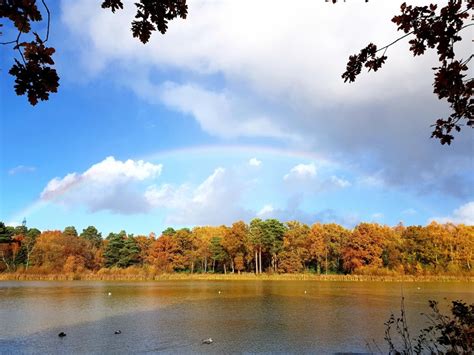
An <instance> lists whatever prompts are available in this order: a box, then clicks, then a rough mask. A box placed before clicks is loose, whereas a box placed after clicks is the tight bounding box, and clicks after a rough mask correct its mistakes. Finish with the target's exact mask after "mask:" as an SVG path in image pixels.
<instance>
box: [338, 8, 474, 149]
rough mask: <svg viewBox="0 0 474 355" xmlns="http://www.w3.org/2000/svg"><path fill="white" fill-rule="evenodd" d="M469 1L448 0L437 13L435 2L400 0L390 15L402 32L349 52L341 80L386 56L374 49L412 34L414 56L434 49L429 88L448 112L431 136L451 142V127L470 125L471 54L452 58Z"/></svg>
mask: <svg viewBox="0 0 474 355" xmlns="http://www.w3.org/2000/svg"><path fill="white" fill-rule="evenodd" d="M473 4H474V1H473V0H464V1H463V0H450V1H449V3H448V4H447V5H446V6H444V7H443V8H441V9H440V11H439V13H437V12H436V10H437V9H438V6H437V5H436V4H431V5H429V6H410V5H407V4H406V3H403V4H402V5H401V7H400V10H401V14H400V15H397V16H394V17H393V19H392V22H394V23H395V24H396V25H397V29H398V30H399V31H403V32H404V33H405V35H404V36H402V37H400V38H398V39H397V40H395V41H394V42H392V43H390V44H389V45H387V46H385V47H382V48H380V49H377V46H375V45H374V44H372V43H371V44H369V45H368V46H367V47H366V48H364V49H362V50H361V51H360V53H359V54H356V55H352V56H350V57H349V61H348V63H347V68H346V71H345V72H344V73H343V74H342V78H343V79H344V82H347V81H349V82H353V81H355V79H356V77H357V76H358V75H359V74H360V73H361V71H362V67H363V66H365V67H366V68H367V69H368V71H370V70H371V69H373V70H374V71H376V70H377V69H379V68H380V67H381V66H382V65H383V64H384V63H385V60H386V59H387V57H386V56H385V55H382V56H381V57H377V56H376V53H377V52H379V51H382V50H383V51H384V54H385V52H386V51H387V49H388V48H389V47H390V46H392V45H393V44H395V43H396V42H398V41H399V40H401V39H403V38H405V37H407V36H410V35H412V36H414V38H413V39H411V40H410V41H409V44H410V51H411V52H412V53H413V55H414V56H418V55H423V54H424V53H425V52H426V50H427V49H428V48H429V49H436V51H437V54H438V59H439V62H440V66H439V67H436V68H433V70H434V71H435V74H434V83H433V87H434V90H433V92H434V93H435V94H436V95H437V96H438V98H439V99H440V100H441V99H445V100H446V101H447V102H448V103H449V105H450V107H451V110H452V113H451V115H450V116H449V117H448V118H446V119H444V118H440V119H438V120H437V121H436V122H435V124H434V125H433V126H434V130H433V132H432V134H431V137H432V138H437V139H439V140H440V142H441V144H451V141H452V140H453V139H454V136H453V135H452V134H451V132H452V131H453V129H454V130H455V131H457V132H459V131H461V126H463V122H464V124H466V125H467V126H471V127H473V126H474V119H473V111H474V108H473V103H474V102H473V99H472V91H473V79H472V78H466V76H467V72H468V69H469V68H468V66H467V64H468V63H469V61H470V60H471V59H472V56H470V57H469V58H468V59H467V60H465V61H464V62H463V61H462V60H458V59H456V58H455V56H456V54H455V49H454V46H455V43H456V42H459V41H461V40H462V37H461V36H460V32H461V30H463V29H464V28H465V27H467V26H469V25H466V24H465V22H466V20H467V19H468V18H469V11H470V10H472V8H473V6H474V5H473Z"/></svg>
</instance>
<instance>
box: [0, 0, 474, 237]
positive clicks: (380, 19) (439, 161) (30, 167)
mask: <svg viewBox="0 0 474 355" xmlns="http://www.w3.org/2000/svg"><path fill="white" fill-rule="evenodd" d="M49 3H50V8H51V13H52V22H51V34H50V40H49V42H48V43H49V45H52V46H54V47H55V48H56V53H55V54H54V57H53V58H54V60H55V61H56V68H57V70H58V73H59V75H60V87H59V92H58V93H57V94H52V95H51V97H50V99H49V101H45V102H40V103H39V104H38V105H37V106H35V107H32V106H30V105H29V104H28V102H27V100H26V99H25V97H18V96H16V95H15V93H14V92H13V79H12V77H11V76H9V75H8V74H7V69H8V68H9V67H10V66H11V64H12V53H13V52H12V51H8V50H3V48H2V52H1V53H0V60H1V61H0V68H1V69H2V72H1V74H0V75H2V80H1V82H0V90H1V95H0V115H1V126H0V142H1V143H0V144H1V156H0V158H1V159H0V194H1V195H0V198H1V200H0V202H1V205H0V220H1V221H4V222H5V223H6V224H9V225H17V224H19V223H21V222H22V220H23V219H24V218H25V219H26V221H27V225H28V226H29V227H37V228H39V229H41V230H47V229H60V230H62V229H64V228H65V227H66V226H70V225H74V226H76V228H77V229H78V231H79V232H80V231H81V230H82V229H84V228H86V227H87V226H89V225H94V226H96V227H97V228H98V229H99V230H100V231H101V232H102V233H103V234H105V235H106V234H107V233H109V232H118V231H120V230H126V231H127V232H129V233H135V234H148V233H150V232H155V233H157V234H159V233H160V232H161V231H162V230H164V229H165V228H166V227H168V226H172V227H175V228H181V227H193V226H196V225H221V224H226V225H230V224H231V223H233V222H235V221H237V220H244V221H247V222H248V221H250V220H251V219H252V218H256V217H258V218H263V219H265V218H278V219H280V220H281V221H289V220H299V221H301V222H304V223H308V224H312V223H315V222H322V223H330V222H335V223H339V224H342V225H344V226H346V227H348V228H352V227H354V226H355V225H356V224H357V223H360V222H362V221H366V222H377V223H381V224H387V225H396V224H397V223H399V222H402V223H404V224H405V225H425V224H427V223H430V222H431V221H433V220H436V221H439V222H441V223H445V222H453V223H465V224H470V225H472V224H474V162H473V157H474V154H473V153H474V135H473V130H472V129H468V128H464V129H463V130H462V132H461V133H460V134H457V135H456V138H455V140H454V142H453V144H452V145H451V146H442V145H441V144H440V143H439V142H438V141H437V140H434V139H430V134H431V130H432V128H431V127H430V125H431V124H433V123H434V122H435V120H436V119H437V118H439V117H446V116H447V115H448V114H449V107H448V105H447V104H446V103H445V102H442V101H439V100H438V99H437V98H436V97H435V96H434V95H433V93H432V82H433V71H432V69H431V68H432V67H434V66H436V64H437V62H436V56H435V55H434V54H433V53H431V54H427V55H425V56H423V57H417V58H413V56H412V55H411V54H410V53H409V51H408V46H409V45H408V43H407V41H401V42H399V43H398V44H397V45H396V46H393V47H391V48H390V49H389V50H388V51H387V55H388V61H387V64H386V65H385V66H384V68H382V69H381V70H380V71H379V72H377V73H375V74H374V73H363V74H362V75H361V76H360V77H359V78H358V80H357V81H356V82H355V83H352V84H347V83H344V82H343V80H342V79H341V74H342V72H343V71H344V70H345V65H346V63H347V59H348V57H349V55H351V54H354V53H356V52H358V51H359V50H360V49H361V48H363V47H365V46H366V45H367V44H368V43H370V42H374V43H377V44H379V45H384V44H387V43H390V42H391V41H392V40H393V39H395V38H397V37H398V36H399V35H400V33H397V31H396V26H395V25H394V24H393V23H391V22H390V19H391V18H392V17H393V16H394V15H395V14H397V13H398V12H399V5H400V1H376V0H374V1H370V2H369V3H365V2H364V1H356V0H354V1H347V2H345V3H344V2H338V3H337V4H335V5H334V4H331V3H330V2H328V3H326V2H325V1H322V0H321V1H315V0H302V1H297V2H292V3H291V6H289V2H288V1H280V0H268V1H266V0H262V1H250V0H239V1H233V0H219V1H216V0H214V1H212V0H191V1H189V14H188V18H187V19H186V20H182V19H177V20H173V21H172V22H171V23H170V24H169V29H168V32H167V33H166V34H165V35H161V34H160V33H154V34H153V35H152V38H151V40H150V42H149V43H148V44H146V45H143V44H142V43H140V42H139V41H138V40H137V39H134V38H133V37H132V35H131V32H130V22H131V20H132V19H133V11H134V5H133V3H131V2H126V3H125V8H124V10H123V11H119V12H117V13H115V14H112V13H111V12H110V11H106V10H103V9H101V8H100V5H99V4H98V1H96V0H75V1H72V0H63V1H58V2H55V1H51V2H49ZM410 3H412V4H424V3H425V2H424V1H411V2H410ZM437 3H440V4H442V3H443V2H442V1H438V2H437ZM37 30H38V31H43V32H44V30H45V29H44V26H43V27H41V26H40V27H39V28H38V29H37ZM8 33H9V32H8V28H7V30H6V32H5V35H7V34H8ZM466 38H472V32H471V33H470V34H469V33H467V34H466ZM456 50H457V53H459V56H460V57H467V55H468V54H469V53H470V52H471V51H472V47H471V44H470V43H469V41H464V42H463V43H461V44H460V45H458V47H456Z"/></svg>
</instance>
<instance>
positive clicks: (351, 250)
mask: <svg viewBox="0 0 474 355" xmlns="http://www.w3.org/2000/svg"><path fill="white" fill-rule="evenodd" d="M388 233H390V228H389V227H386V226H380V225H378V224H376V223H360V224H359V225H357V226H356V227H355V229H354V231H353V232H352V233H351V234H350V235H349V238H348V240H347V243H346V244H345V247H344V249H343V251H342V255H343V260H344V269H345V270H346V271H347V272H354V271H357V270H361V269H363V268H366V267H371V268H375V269H376V268H380V267H382V266H383V260H382V252H383V250H384V245H385V242H386V236H387V234H388Z"/></svg>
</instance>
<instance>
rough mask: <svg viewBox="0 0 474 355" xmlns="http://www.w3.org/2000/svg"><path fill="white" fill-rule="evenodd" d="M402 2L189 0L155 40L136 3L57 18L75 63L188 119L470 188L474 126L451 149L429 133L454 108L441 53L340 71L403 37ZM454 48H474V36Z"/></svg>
mask: <svg viewBox="0 0 474 355" xmlns="http://www.w3.org/2000/svg"><path fill="white" fill-rule="evenodd" d="M411 3H413V4H425V1H424V0H413V1H412V2H411ZM440 3H446V1H441V2H440ZM399 6H400V3H399V2H397V1H371V2H369V3H368V4H361V2H358V1H352V2H346V3H341V4H338V5H333V4H331V3H327V2H323V1H314V0H307V1H297V2H294V3H292V4H291V6H288V1H287V0H268V1H258V2H253V1H251V0H241V1H234V0H227V1H226V0H222V1H200V0H193V1H189V16H188V18H187V19H186V20H179V19H178V20H173V21H171V22H170V26H169V30H168V32H167V33H166V34H165V35H164V36H163V35H160V34H159V33H155V34H154V35H153V37H152V39H151V41H150V43H148V44H147V45H142V44H141V43H140V42H139V41H138V40H137V39H136V38H132V35H131V32H130V21H131V20H132V19H133V15H134V14H133V11H134V9H135V7H134V5H133V3H132V2H127V3H126V4H125V9H124V11H118V12H117V13H116V14H111V13H110V11H105V10H102V9H100V7H99V6H98V5H97V3H96V2H94V1H90V0H77V1H74V2H71V1H64V0H63V1H62V7H61V9H62V14H61V17H62V21H63V24H64V25H65V26H66V27H67V29H68V30H69V33H70V34H71V35H72V36H71V38H68V39H67V41H68V42H69V43H74V52H73V53H74V56H75V58H76V57H78V58H82V63H83V66H84V68H82V69H83V70H78V69H79V68H77V67H74V68H72V70H71V72H74V73H79V74H76V75H78V76H80V77H82V76H84V75H85V74H84V72H86V74H89V75H92V76H94V75H99V74H101V73H102V72H105V69H106V68H110V67H113V68H114V70H115V71H114V79H113V80H116V81H117V82H118V84H119V85H122V86H126V87H128V88H130V89H131V90H133V91H134V92H135V93H136V94H137V95H138V96H140V97H141V98H144V99H145V100H148V101H150V102H153V103H157V104H164V105H166V106H167V107H169V108H171V109H173V110H176V111H178V112H181V113H183V114H185V115H187V116H189V117H192V118H193V119H195V120H196V122H198V124H199V125H200V127H201V128H202V130H203V131H205V132H207V133H208V134H210V135H213V136H217V137H222V138H225V139H236V138H239V137H252V138H255V137H265V138H268V137H270V138H273V139H277V140H280V141H282V142H284V143H286V144H289V145H295V146H297V148H299V149H301V146H302V145H303V144H305V145H306V146H305V148H306V147H309V148H310V149H313V150H314V151H316V150H317V151H318V152H321V153H323V154H334V155H335V156H337V157H338V158H339V159H340V160H342V161H344V162H348V163H354V162H356V163H358V164H360V166H359V167H358V168H359V169H360V170H361V171H363V173H364V174H369V175H370V174H372V173H374V172H377V171H381V173H380V175H381V176H380V178H381V181H383V182H385V183H386V184H394V185H399V186H400V185H401V186H404V187H405V186H409V187H412V188H414V189H418V190H423V189H424V190H426V191H437V190H440V191H443V192H446V193H449V194H451V195H456V196H458V197H459V196H461V197H462V196H464V197H465V196H466V195H467V191H468V189H467V188H466V186H469V184H470V183H472V181H470V180H469V179H463V178H458V177H459V176H461V177H462V176H466V175H468V176H472V162H471V161H470V157H471V155H472V151H471V149H470V147H471V145H470V138H471V136H470V135H469V129H468V128H465V129H464V132H463V133H462V134H461V135H459V136H457V137H456V142H455V144H454V145H453V146H451V147H450V148H449V149H446V147H441V146H440V144H439V143H438V142H437V141H434V140H431V141H430V140H429V139H428V137H429V135H430V129H431V128H430V124H432V123H433V122H434V120H435V119H436V118H438V117H442V116H443V115H445V114H446V113H447V105H445V104H443V103H440V102H439V100H437V99H436V97H435V96H434V95H433V94H432V81H433V77H432V76H433V71H432V69H431V68H432V67H433V66H435V65H436V59H435V56H436V55H435V53H432V51H430V53H431V54H427V55H425V56H422V57H417V58H413V56H412V55H411V54H410V52H409V51H408V45H407V43H406V41H402V42H399V43H397V45H396V46H393V47H391V48H390V49H389V51H388V53H387V54H388V56H389V59H388V61H387V64H386V66H385V68H382V70H380V71H379V72H377V73H376V74H372V73H368V74H367V73H364V74H363V75H362V76H361V77H360V78H359V79H358V81H357V82H356V83H354V84H350V85H349V84H345V83H343V81H342V79H341V77H340V76H341V73H342V72H343V71H344V69H345V67H346V62H347V59H348V56H349V55H351V54H353V53H356V52H358V51H359V49H360V48H362V47H364V46H365V45H366V44H368V43H369V42H371V41H372V42H374V43H377V44H380V45H384V44H386V43H389V42H390V41H391V40H393V39H395V38H397V37H399V36H400V34H401V33H400V32H397V31H396V26H394V25H393V23H391V21H390V20H391V18H392V17H393V15H394V14H397V13H399ZM249 8H251V9H252V10H251V11H249ZM362 8H363V10H361V9H362ZM269 10H271V11H269ZM243 18H245V24H243V22H242V19H243ZM361 23H370V26H360V24H361ZM374 28H375V29H377V31H374V30H373V29H374ZM348 29H350V30H349V31H348ZM466 33H467V32H466ZM467 37H468V36H467ZM78 43H79V45H78ZM457 48H459V50H460V53H459V55H460V57H464V58H466V57H468V56H469V55H470V53H471V42H470V39H469V38H467V40H466V41H464V42H463V44H461V45H459V46H457ZM77 51H79V52H77ZM464 54H466V55H464ZM278 58H280V59H281V58H284V60H279V59H278ZM75 62H76V61H74V63H75ZM67 65H68V66H70V63H69V62H68V63H67ZM65 67H66V66H65ZM84 69H85V70H84ZM156 72H159V73H160V74H159V75H155V74H156ZM120 73H123V74H120ZM168 73H173V74H170V75H169V77H166V75H167V74H168ZM174 73H176V74H177V75H174ZM163 77H165V81H163ZM183 77H184V78H187V79H186V81H185V82H178V81H179V78H183ZM177 78H178V79H177ZM216 78H218V80H215V79H216ZM73 79H75V78H73ZM101 79H102V78H101ZM170 80H173V81H176V83H170V82H169V81H170ZM188 80H189V81H188ZM216 82H217V83H218V84H216ZM466 131H467V134H466ZM401 157H406V159H405V158H404V159H401ZM454 162H455V163H454ZM425 177H427V178H425ZM452 180H455V181H458V182H459V183H456V184H452V183H450V182H451V181H452ZM367 182H368V183H369V181H367ZM373 182H374V183H375V181H373Z"/></svg>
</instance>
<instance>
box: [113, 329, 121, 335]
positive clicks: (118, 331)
mask: <svg viewBox="0 0 474 355" xmlns="http://www.w3.org/2000/svg"><path fill="white" fill-rule="evenodd" d="M114 334H122V331H121V330H120V329H118V330H116V331H115V332H114Z"/></svg>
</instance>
